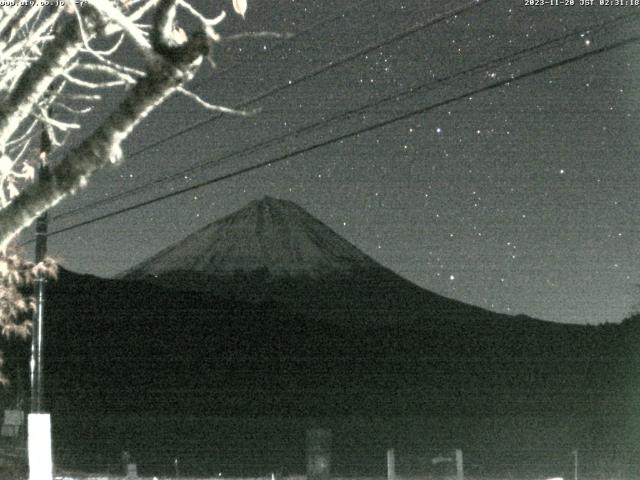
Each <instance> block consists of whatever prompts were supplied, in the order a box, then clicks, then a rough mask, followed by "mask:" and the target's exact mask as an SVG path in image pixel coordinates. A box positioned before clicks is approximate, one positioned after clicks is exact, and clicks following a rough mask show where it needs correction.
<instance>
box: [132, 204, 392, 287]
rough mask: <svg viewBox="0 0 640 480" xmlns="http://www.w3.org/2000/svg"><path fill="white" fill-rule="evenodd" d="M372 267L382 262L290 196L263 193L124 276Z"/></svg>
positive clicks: (285, 273) (312, 272)
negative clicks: (174, 272)
mask: <svg viewBox="0 0 640 480" xmlns="http://www.w3.org/2000/svg"><path fill="white" fill-rule="evenodd" d="M369 268H380V267H379V266H378V264H377V263H376V262H374V261H373V260H372V259H371V258H369V257H368V256H367V255H365V254H364V253H362V252H361V251H360V250H358V249H357V248H356V247H354V246H353V245H351V244H350V243H349V242H348V241H346V240H345V239H343V238H342V237H340V236H339V235H338V234H336V233H335V232H334V231H333V230H331V229H330V228H329V227H327V226H326V225H325V224H323V223H322V222H320V221H319V220H317V219H316V218H315V217H313V216H312V215H310V214H309V213H308V212H307V211H306V210H304V209H303V208H301V207H299V206H298V205H296V204H295V203H293V202H290V201H287V200H279V199H276V198H272V197H264V198H262V199H260V200H254V201H252V202H251V203H249V204H248V205H247V206H246V207H244V208H242V209H241V210H239V211H237V212H235V213H232V214H230V215H228V216H226V217H224V218H222V219H220V220H217V221H215V222H213V223H211V224H210V225H207V226H206V227H204V228H202V229H200V230H198V231H196V232H194V233H193V234H191V235H189V236H188V237H186V238H185V239H184V240H182V241H180V242H178V243H177V244H175V245H173V246H170V247H168V248H166V249H164V250H162V251H161V252H159V253H158V254H156V255H154V256H153V257H151V258H149V259H147V260H145V261H144V262H142V263H141V264H139V265H137V266H135V267H134V268H132V269H131V270H129V271H128V272H126V273H125V274H124V276H125V277H128V278H141V277H145V276H156V275H161V274H166V273H168V272H171V271H192V272H197V273H204V274H207V275H220V274H232V273H239V272H253V271H258V270H267V271H268V272H269V274H271V275H273V276H296V275H309V276H318V275H321V274H324V273H335V272H339V273H347V272H350V271H356V270H361V269H369Z"/></svg>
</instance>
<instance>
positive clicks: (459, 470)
mask: <svg viewBox="0 0 640 480" xmlns="http://www.w3.org/2000/svg"><path fill="white" fill-rule="evenodd" d="M456 480H464V466H463V462H462V450H460V449H459V448H456Z"/></svg>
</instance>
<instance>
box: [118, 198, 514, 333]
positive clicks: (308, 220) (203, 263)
mask: <svg viewBox="0 0 640 480" xmlns="http://www.w3.org/2000/svg"><path fill="white" fill-rule="evenodd" d="M120 277H121V278H122V279H125V280H129V281H139V280H143V281H146V282H150V283H154V284H158V285H161V286H163V287H166V288H170V289H174V290H183V291H209V292H212V293H214V294H215V295H217V296H219V297H223V298H228V299H235V300H241V301H250V302H263V301H276V302H281V303H285V304H287V305H289V306H290V307H293V308H294V309H295V310H298V311H301V312H303V313H305V314H312V315H320V316H322V317H323V318H324V319H325V320H333V321H335V322H339V323H341V324H343V323H346V324H349V325H351V326H353V325H363V326H381V325H385V324H402V325H404V326H406V327H417V328H425V327H426V328H433V327H435V326H436V325H437V324H441V323H443V322H444V323H447V324H450V323H451V322H457V321H464V322H465V323H469V322H471V321H472V320H474V319H476V320H477V319H482V320H483V321H489V320H498V319H499V320H501V321H503V320H507V319H511V318H512V317H509V316H506V315H497V314H493V313H490V312H488V311H486V310H483V309H481V308H479V307H474V306H471V305H468V304H465V303H462V302H458V301H455V300H451V299H448V298H445V297H443V296H440V295H438V294H436V293H433V292H430V291H427V290H424V289H422V288H420V287H418V286H417V285H414V284H413V283H411V282H409V281H408V280H405V279H404V278H402V277H401V276H399V275H397V274H396V273H394V272H392V271H390V270H389V269H387V268H385V267H383V266H382V265H380V264H379V263H377V262H376V261H374V260H373V259H372V258H370V257H369V256H367V255H366V254H364V253H363V252H362V251H360V250H359V249H358V248H357V247H355V246H353V245H352V244H350V243H349V242H348V241H346V240H345V239H344V238H342V237H341V236H339V235H338V234H337V233H335V232H334V231H333V230H331V229H330V228H329V227H328V226H326V225H325V224H324V223H322V222H321V221H319V220H318V219H316V218H315V217H313V216H312V215H311V214H309V213H308V212H307V211H305V210H304V209H303V208H301V207H300V206H298V205H296V204H295V203H293V202H290V201H286V200H279V199H275V198H271V197H264V198H263V199H261V200H254V201H253V202H251V203H249V204H248V205H247V206H246V207H244V208H243V209H241V210H239V211H237V212H235V213H232V214H230V215H228V216H226V217H224V218H222V219H220V220H217V221H215V222H213V223H211V224H210V225H207V226H206V227H204V228H202V229H200V230H198V231H196V232H195V233H193V234H191V235H189V236H187V237H186V238H185V239H184V240H182V241H180V242H178V243H177V244H175V245H172V246H170V247H168V248H166V249H164V250H162V251H160V252H159V253H157V254H156V255H154V256H152V257H151V258H149V259H147V260H145V261H143V262H142V263H140V264H138V265H136V266H134V267H133V268H131V269H130V270H128V271H126V272H124V273H123V274H122V275H121V276H120ZM520 320H521V323H522V322H524V321H526V319H524V318H520Z"/></svg>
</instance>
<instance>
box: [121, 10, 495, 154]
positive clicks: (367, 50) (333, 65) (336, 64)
mask: <svg viewBox="0 0 640 480" xmlns="http://www.w3.org/2000/svg"><path fill="white" fill-rule="evenodd" d="M490 1H492V0H472V1H471V2H467V3H465V6H462V7H456V8H454V9H452V10H449V11H448V12H446V13H444V14H440V15H438V16H436V17H435V18H433V19H431V20H428V21H426V22H420V23H418V24H416V25H414V26H413V27H411V28H410V29H408V30H405V31H402V32H400V33H397V34H395V35H392V36H391V37H389V38H387V39H386V40H383V41H382V42H379V43H376V44H373V45H368V46H366V47H364V48H361V49H360V50H357V51H355V52H353V53H350V54H348V55H345V56H344V57H341V58H340V59H338V60H332V61H330V62H329V63H327V64H325V65H323V66H321V67H318V68H316V69H315V70H312V71H311V72H308V73H305V74H303V75H301V76H299V77H297V78H295V79H293V80H289V81H288V82H287V83H284V84H282V85H279V86H277V87H274V88H272V89H270V90H267V91H266V92H264V93H261V94H259V95H257V96H255V97H252V98H251V99H249V100H246V101H244V102H242V103H239V104H237V105H234V106H233V107H232V108H234V109H241V108H245V107H247V106H249V105H251V104H253V103H256V102H258V101H260V100H263V99H265V98H267V97H270V96H272V95H275V94H276V93H279V92H281V91H282V90H285V89H287V88H290V87H293V86H294V85H297V84H299V83H301V82H304V81H306V80H309V79H311V78H313V77H316V76H318V75H320V74H322V73H325V72H327V71H329V70H331V69H333V68H336V67H339V66H340V65H343V64H345V63H347V62H350V61H351V60H354V59H356V58H358V57H360V56H362V55H366V54H367V53H370V52H372V51H375V50H377V49H379V48H382V47H384V46H387V45H389V44H391V43H394V42H397V41H399V40H402V39H404V38H406V37H409V36H411V35H413V34H414V33H417V32H419V31H420V30H424V29H425V28H428V27H431V26H433V25H436V24H438V23H440V22H443V21H445V20H448V19H449V18H451V17H454V16H456V15H460V14H462V13H464V12H466V11H468V10H471V9H472V8H475V7H477V6H479V5H481V4H484V3H488V2H490ZM222 116H223V115H222V114H217V115H214V116H212V117H209V118H208V119H206V120H202V121H200V122H196V123H194V124H192V125H190V126H188V127H185V128H183V129H182V130H179V131H177V132H175V133H173V134H171V135H168V136H166V137H164V138H161V139H160V140H157V141H155V142H151V143H150V144H148V145H145V146H144V147H142V148H140V149H138V150H136V151H134V152H133V153H131V154H129V157H135V156H137V155H140V154H142V153H144V152H146V151H148V150H151V149H152V148H155V147H157V146H159V145H162V144H163V143H166V142H168V141H170V140H173V139H174V138H177V137H179V136H182V135H184V134H185V133H188V132H191V131H193V130H196V129H198V128H200V127H202V126H203V125H206V124H208V123H211V122H213V121H215V120H217V119H219V118H221V117H222Z"/></svg>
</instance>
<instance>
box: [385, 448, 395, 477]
mask: <svg viewBox="0 0 640 480" xmlns="http://www.w3.org/2000/svg"><path fill="white" fill-rule="evenodd" d="M395 479H396V452H395V451H394V450H393V448H390V449H389V450H387V480H395Z"/></svg>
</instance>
